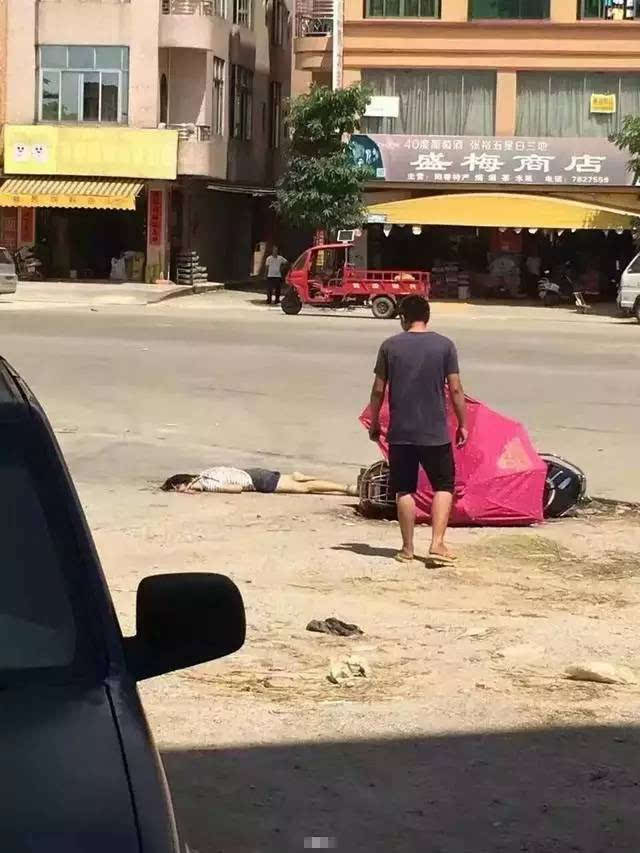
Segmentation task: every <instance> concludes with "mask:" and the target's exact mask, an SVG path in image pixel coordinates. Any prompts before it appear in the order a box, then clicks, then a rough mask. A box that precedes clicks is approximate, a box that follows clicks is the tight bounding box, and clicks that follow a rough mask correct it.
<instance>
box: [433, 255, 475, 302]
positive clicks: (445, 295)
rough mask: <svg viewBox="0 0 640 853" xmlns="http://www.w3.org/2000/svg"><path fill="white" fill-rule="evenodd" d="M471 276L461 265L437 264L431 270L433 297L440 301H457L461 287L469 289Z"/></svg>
mask: <svg viewBox="0 0 640 853" xmlns="http://www.w3.org/2000/svg"><path fill="white" fill-rule="evenodd" d="M469 284H470V276H469V273H468V271H467V270H464V269H461V267H460V265H459V264H456V263H447V264H437V265H436V266H434V267H433V269H432V270H431V296H432V297H434V298H438V299H457V298H458V288H459V287H469Z"/></svg>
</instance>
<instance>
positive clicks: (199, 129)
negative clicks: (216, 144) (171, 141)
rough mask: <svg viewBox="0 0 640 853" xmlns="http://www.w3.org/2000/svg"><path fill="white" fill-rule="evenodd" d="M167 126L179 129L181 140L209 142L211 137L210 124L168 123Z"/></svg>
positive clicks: (170, 128) (171, 128)
mask: <svg viewBox="0 0 640 853" xmlns="http://www.w3.org/2000/svg"><path fill="white" fill-rule="evenodd" d="M167 128H168V129H169V130H177V131H178V141H179V142H209V141H210V139H211V127H210V126H209V125H208V124H168V125H167Z"/></svg>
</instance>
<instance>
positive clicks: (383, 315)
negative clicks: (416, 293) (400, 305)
mask: <svg viewBox="0 0 640 853" xmlns="http://www.w3.org/2000/svg"><path fill="white" fill-rule="evenodd" d="M371 313H372V314H373V316H374V317H375V318H376V320H392V319H393V318H394V317H395V315H396V303H395V302H394V301H393V299H391V298H390V297H388V296H376V298H375V299H374V300H373V302H372V303H371Z"/></svg>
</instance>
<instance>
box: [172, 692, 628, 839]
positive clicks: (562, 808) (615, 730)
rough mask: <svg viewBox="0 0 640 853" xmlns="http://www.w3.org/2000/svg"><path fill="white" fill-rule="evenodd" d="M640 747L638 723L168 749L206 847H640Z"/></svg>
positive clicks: (188, 835) (192, 826)
mask: <svg viewBox="0 0 640 853" xmlns="http://www.w3.org/2000/svg"><path fill="white" fill-rule="evenodd" d="M603 689H605V688H603ZM461 701H464V700H461ZM486 701H487V704H490V702H491V697H490V696H488V697H487V700H486ZM533 701H535V699H534V700H533ZM315 708H316V710H315V711H314V714H319V717H318V721H319V723H320V724H321V726H322V730H323V731H325V732H326V731H330V730H331V725H330V724H329V723H328V722H325V723H321V718H322V714H323V710H322V709H323V706H322V705H319V706H315ZM331 713H332V712H331V711H330V709H326V714H327V717H329V716H330V714H331ZM333 713H335V710H334V711H333ZM425 713H428V711H427V708H426V707H425ZM332 719H333V718H332ZM263 735H264V733H262V735H261V734H259V733H258V732H257V731H256V737H260V736H263ZM212 736H213V737H215V731H214V732H212ZM639 746H640V729H638V728H635V727H627V728H625V727H604V726H603V727H596V726H593V727H586V726H575V727H569V726H568V727H563V728H559V727H553V728H540V729H533V730H527V729H518V730H513V731H496V732H490V733H473V734H450V735H449V734H445V735H436V736H432V737H426V736H425V737H410V738H391V737H390V738H388V739H382V738H380V739H362V740H340V741H329V742H327V741H321V740H320V741H314V742H305V743H295V742H293V743H283V744H276V745H270V746H246V747H237V748H224V749H217V750H216V749H197V748H195V749H186V750H165V751H164V753H163V760H164V764H165V767H166V770H167V774H168V778H169V782H170V786H171V789H172V793H173V799H174V803H175V807H176V812H177V817H178V823H179V825H180V827H181V832H182V835H183V840H184V841H185V842H187V843H188V844H189V845H191V847H192V849H195V850H198V851H199V853H218V851H224V853H255V851H260V853H288V851H297V850H303V849H304V848H305V847H311V846H315V847H325V848H326V847H327V846H328V844H327V843H315V844H313V845H312V844H311V843H305V839H308V838H310V837H316V838H332V839H335V846H336V847H337V849H338V850H343V851H345V853H360V851H362V853H365V851H366V853H372V851H373V853H391V851H393V853H520V851H524V853H574V851H579V853H609V851H628V853H631V851H633V853H635V851H637V850H638V848H639V839H640V809H638V794H639V792H640V787H639V786H640V757H639V751H638V747H639Z"/></svg>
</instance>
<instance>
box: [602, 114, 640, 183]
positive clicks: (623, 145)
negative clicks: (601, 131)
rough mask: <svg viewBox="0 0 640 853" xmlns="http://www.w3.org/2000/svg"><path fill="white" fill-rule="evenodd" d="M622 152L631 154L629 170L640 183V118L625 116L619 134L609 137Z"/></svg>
mask: <svg viewBox="0 0 640 853" xmlns="http://www.w3.org/2000/svg"><path fill="white" fill-rule="evenodd" d="M609 139H610V140H611V142H615V144H616V145H617V146H618V148H620V149H621V150H622V151H628V152H629V154H631V159H630V160H629V169H630V170H631V171H632V172H633V176H634V179H635V181H636V182H638V181H640V116H625V118H624V119H623V120H622V126H621V128H620V130H619V131H618V133H614V134H613V135H612V136H610V137H609Z"/></svg>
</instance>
